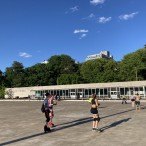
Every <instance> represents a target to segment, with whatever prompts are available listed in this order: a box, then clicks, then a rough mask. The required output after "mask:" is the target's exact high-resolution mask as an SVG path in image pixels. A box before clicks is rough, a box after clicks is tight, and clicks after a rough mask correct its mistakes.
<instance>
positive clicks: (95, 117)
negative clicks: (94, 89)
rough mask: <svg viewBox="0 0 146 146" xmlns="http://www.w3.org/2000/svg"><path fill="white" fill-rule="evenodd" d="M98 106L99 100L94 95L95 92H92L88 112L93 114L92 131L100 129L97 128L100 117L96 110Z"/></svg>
mask: <svg viewBox="0 0 146 146" xmlns="http://www.w3.org/2000/svg"><path fill="white" fill-rule="evenodd" d="M98 106H99V102H98V99H97V97H96V94H93V96H92V100H91V109H90V112H91V113H92V115H93V124H92V130H93V131H94V130H97V131H100V129H99V128H98V126H99V121H100V117H99V114H98V110H97V108H98Z"/></svg>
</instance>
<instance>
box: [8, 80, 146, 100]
mask: <svg viewBox="0 0 146 146" xmlns="http://www.w3.org/2000/svg"><path fill="white" fill-rule="evenodd" d="M46 92H49V93H51V94H57V95H58V96H60V97H61V98H64V99H78V98H85V99H86V98H88V97H89V96H91V95H92V94H93V93H95V94H96V95H97V96H98V97H99V98H100V99H105V98H107V99H119V98H121V97H123V96H126V97H127V98H129V97H131V96H132V95H134V94H137V93H139V94H140V96H141V98H143V99H146V81H130V82H111V83H90V84H72V85H54V86H35V87H18V88H7V89H6V93H7V94H6V96H5V98H25V97H31V98H43V97H44V94H45V93H46Z"/></svg>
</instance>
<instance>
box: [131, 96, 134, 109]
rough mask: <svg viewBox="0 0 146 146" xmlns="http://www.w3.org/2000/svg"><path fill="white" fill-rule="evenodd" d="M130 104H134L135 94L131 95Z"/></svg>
mask: <svg viewBox="0 0 146 146" xmlns="http://www.w3.org/2000/svg"><path fill="white" fill-rule="evenodd" d="M131 104H132V107H134V105H135V96H134V95H132V96H131Z"/></svg>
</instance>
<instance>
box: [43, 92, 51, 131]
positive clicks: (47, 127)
mask: <svg viewBox="0 0 146 146" xmlns="http://www.w3.org/2000/svg"><path fill="white" fill-rule="evenodd" d="M45 96H46V97H45V99H44V101H43V105H44V113H45V117H46V124H45V125H44V132H45V133H46V132H51V129H50V125H49V122H50V108H49V98H50V97H51V95H50V93H48V92H47V93H46V94H45Z"/></svg>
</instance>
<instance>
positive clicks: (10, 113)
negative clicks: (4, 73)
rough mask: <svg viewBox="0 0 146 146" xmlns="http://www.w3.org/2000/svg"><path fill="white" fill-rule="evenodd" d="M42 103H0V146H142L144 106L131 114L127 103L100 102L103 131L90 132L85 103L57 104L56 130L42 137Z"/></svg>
mask: <svg viewBox="0 0 146 146" xmlns="http://www.w3.org/2000/svg"><path fill="white" fill-rule="evenodd" d="M41 103H42V101H38V102H35V101H29V102H28V101H27V102H26V101H21V102H20V101H17V102H16V101H7V102H2V101H0V146H4V145H12V146H91V145H98V146H145V145H146V134H145V133H146V132H145V131H146V124H145V123H146V108H145V106H146V103H145V102H142V106H143V109H141V111H137V112H136V111H135V108H132V106H131V103H130V101H129V102H128V104H121V101H118V102H112V101H110V102H109V101H108V102H106V101H101V104H100V108H99V114H100V117H101V122H100V128H102V130H103V132H101V133H99V132H95V131H92V118H91V114H90V112H89V111H90V104H89V103H88V102H87V101H80V102H79V101H59V102H58V104H57V105H56V106H54V111H55V117H54V123H55V125H56V127H54V128H53V129H52V132H51V133H47V134H44V132H43V126H44V123H45V117H44V114H43V113H41V110H40V108H41Z"/></svg>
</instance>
